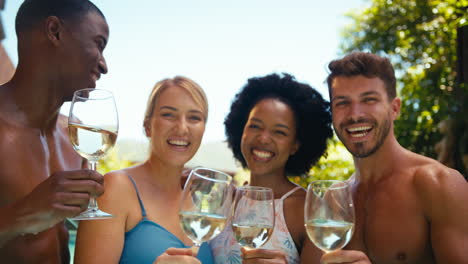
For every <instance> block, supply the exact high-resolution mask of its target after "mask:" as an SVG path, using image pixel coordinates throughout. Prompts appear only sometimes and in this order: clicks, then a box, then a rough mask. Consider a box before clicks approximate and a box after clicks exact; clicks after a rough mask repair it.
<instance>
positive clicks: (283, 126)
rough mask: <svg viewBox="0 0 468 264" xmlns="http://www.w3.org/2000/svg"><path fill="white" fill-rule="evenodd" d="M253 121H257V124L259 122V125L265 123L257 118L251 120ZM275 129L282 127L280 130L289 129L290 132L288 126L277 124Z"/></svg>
mask: <svg viewBox="0 0 468 264" xmlns="http://www.w3.org/2000/svg"><path fill="white" fill-rule="evenodd" d="M250 120H251V121H255V122H259V123H262V124H263V121H262V120H260V119H258V118H255V117H252V118H251V119H250ZM275 127H280V128H285V129H288V130H289V126H287V125H284V124H276V125H275Z"/></svg>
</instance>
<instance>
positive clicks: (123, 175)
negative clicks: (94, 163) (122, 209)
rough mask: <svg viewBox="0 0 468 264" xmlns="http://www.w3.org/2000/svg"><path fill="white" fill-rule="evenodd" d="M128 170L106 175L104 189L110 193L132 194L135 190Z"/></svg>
mask: <svg viewBox="0 0 468 264" xmlns="http://www.w3.org/2000/svg"><path fill="white" fill-rule="evenodd" d="M128 170H129V168H127V169H122V170H116V171H111V172H108V173H106V174H105V175H104V188H105V190H106V192H107V191H108V190H109V191H110V192H119V193H121V192H125V193H127V192H131V191H132V190H133V188H131V187H132V182H131V180H130V178H129V177H128V175H129V174H128Z"/></svg>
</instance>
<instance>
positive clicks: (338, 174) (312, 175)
mask: <svg viewBox="0 0 468 264" xmlns="http://www.w3.org/2000/svg"><path fill="white" fill-rule="evenodd" d="M327 152H328V154H327V155H324V156H322V157H321V158H320V160H319V161H318V162H317V164H315V166H313V167H312V168H311V169H310V171H309V173H308V175H306V176H305V177H301V176H293V177H290V178H289V179H290V180H291V181H292V182H294V183H297V184H299V185H301V186H302V187H304V188H307V185H308V184H309V183H310V182H311V181H316V180H346V179H348V178H349V176H351V174H353V173H354V164H353V158H352V156H351V154H350V153H349V152H348V150H347V149H346V148H345V147H344V146H343V143H341V141H339V140H338V139H337V138H334V139H333V140H330V141H329V142H328V148H327Z"/></svg>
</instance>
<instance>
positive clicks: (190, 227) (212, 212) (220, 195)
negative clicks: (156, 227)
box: [179, 168, 234, 252]
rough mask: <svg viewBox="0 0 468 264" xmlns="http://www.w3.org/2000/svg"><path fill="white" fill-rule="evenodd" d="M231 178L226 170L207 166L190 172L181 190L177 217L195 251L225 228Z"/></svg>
mask: <svg viewBox="0 0 468 264" xmlns="http://www.w3.org/2000/svg"><path fill="white" fill-rule="evenodd" d="M231 180H232V177H231V176H229V175H228V174H226V173H223V172H221V171H217V170H213V169H209V168H195V169H193V170H192V171H191V172H190V175H189V177H188V179H187V182H186V183H185V186H184V190H183V192H182V199H181V203H180V209H179V219H180V225H181V227H182V230H183V231H184V233H185V234H186V235H187V236H188V237H189V238H190V239H191V240H192V241H193V243H194V247H193V250H194V251H195V252H198V249H199V248H200V246H201V244H202V243H203V242H206V241H208V240H211V239H213V238H214V237H216V236H217V235H218V234H219V233H221V231H222V230H223V229H224V227H225V225H226V220H227V219H228V218H229V214H230V210H231V205H232V196H233V190H234V187H233V186H232V185H231Z"/></svg>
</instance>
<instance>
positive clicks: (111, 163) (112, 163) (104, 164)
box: [97, 149, 134, 175]
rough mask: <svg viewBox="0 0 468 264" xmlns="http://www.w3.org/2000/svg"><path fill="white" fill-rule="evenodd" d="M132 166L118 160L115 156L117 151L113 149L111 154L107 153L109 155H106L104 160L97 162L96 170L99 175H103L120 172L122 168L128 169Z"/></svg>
mask: <svg viewBox="0 0 468 264" xmlns="http://www.w3.org/2000/svg"><path fill="white" fill-rule="evenodd" d="M132 165H134V163H133V162H131V161H129V160H124V159H122V158H120V157H119V155H118V154H117V150H116V149H113V150H112V151H111V153H109V155H107V156H106V157H105V158H104V159H102V160H101V161H99V164H98V166H97V170H98V172H99V173H101V174H102V175H104V174H106V173H108V172H110V171H114V170H120V169H123V168H127V167H130V166H132Z"/></svg>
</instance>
